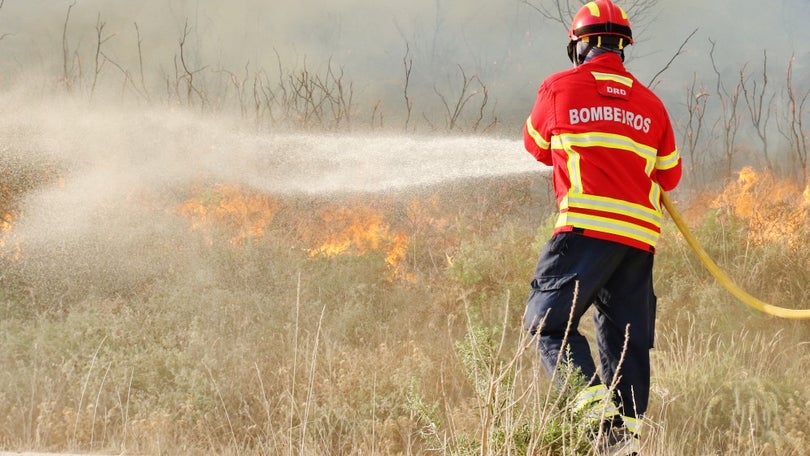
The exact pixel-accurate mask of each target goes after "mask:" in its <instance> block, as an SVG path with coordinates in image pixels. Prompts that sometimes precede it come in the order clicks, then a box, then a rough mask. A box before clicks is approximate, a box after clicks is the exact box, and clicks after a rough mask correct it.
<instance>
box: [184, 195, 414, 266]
mask: <svg viewBox="0 0 810 456" xmlns="http://www.w3.org/2000/svg"><path fill="white" fill-rule="evenodd" d="M281 204H282V203H280V202H279V201H277V200H276V199H274V198H272V197H270V196H268V195H265V194H261V193H257V192H247V191H245V190H244V189H242V188H240V187H238V186H234V185H226V184H216V185H213V186H212V187H211V188H209V189H207V190H205V191H203V192H201V193H199V194H198V195H197V196H195V197H192V198H190V199H188V200H187V201H185V202H184V203H183V204H182V205H181V206H180V207H179V208H178V209H177V213H178V214H180V215H183V216H185V217H187V218H189V219H190V220H191V228H192V229H194V230H198V231H202V232H203V233H204V234H205V235H206V241H207V242H208V244H209V245H210V244H213V236H214V233H215V230H225V231H226V232H227V233H229V235H231V237H230V239H229V240H230V242H231V244H233V245H244V244H246V243H247V242H248V241H251V240H259V239H261V238H263V237H264V235H265V232H266V230H267V229H268V227H269V226H270V225H271V224H272V223H273V222H274V220H275V218H276V214H277V213H278V212H279V208H280V206H281ZM285 212H286V211H285ZM304 218H305V219H306V218H308V217H304ZM298 222H300V220H298ZM280 223H284V221H281V222H280ZM295 232H297V234H298V237H299V239H298V241H301V242H303V243H304V244H305V245H308V246H316V247H307V248H305V249H304V250H305V251H306V252H307V253H308V254H309V256H310V257H318V256H324V257H334V256H338V255H354V256H363V255H365V254H367V253H369V252H381V253H383V254H384V255H385V264H386V266H387V267H388V268H389V270H390V271H392V277H393V276H399V277H406V275H405V274H404V273H403V272H402V271H401V269H400V265H401V264H402V262H403V261H404V259H405V257H406V256H407V253H408V246H409V239H408V236H407V235H405V234H404V233H402V232H399V231H396V230H393V229H392V228H391V226H390V225H389V224H387V223H386V222H385V221H384V217H383V215H382V213H381V212H379V211H376V210H374V209H372V208H371V207H365V206H358V207H351V208H350V207H346V206H343V207H330V208H326V209H323V210H321V211H320V213H319V214H318V215H316V216H315V217H314V218H313V219H309V222H308V223H304V224H301V223H297V228H296V230H295ZM234 233H235V234H234Z"/></svg>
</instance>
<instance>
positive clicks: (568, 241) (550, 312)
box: [525, 233, 656, 417]
mask: <svg viewBox="0 0 810 456" xmlns="http://www.w3.org/2000/svg"><path fill="white" fill-rule="evenodd" d="M653 257H654V255H653V253H652V252H645V251H643V250H640V249H637V248H634V247H630V246H626V245H623V244H619V243H616V242H611V241H604V240H601V239H595V238H591V237H587V236H584V235H582V234H578V233H560V234H557V235H555V236H554V237H553V238H552V239H550V240H549V241H548V242H547V243H546V245H545V246H544V247H543V250H542V252H541V254H540V258H539V260H538V262H537V268H536V269H535V273H534V279H533V280H532V283H531V291H530V294H529V298H528V302H527V307H526V315H525V327H526V329H527V330H528V331H529V332H530V333H531V334H532V335H533V336H536V337H537V343H538V348H539V353H540V356H541V358H542V362H543V365H544V367H545V368H546V370H547V371H549V373H552V372H554V371H555V370H556V369H557V365H558V362H563V363H570V364H572V365H573V367H578V368H579V369H581V371H582V374H583V375H584V376H585V378H586V379H587V380H590V384H591V385H595V384H599V383H602V384H605V385H608V386H610V385H613V384H614V381H616V385H617V388H616V402H617V404H616V405H618V406H619V410H620V412H621V414H622V415H624V416H628V417H637V416H640V415H642V414H643V413H644V412H645V411H646V410H647V402H648V400H649V390H650V348H652V345H653V335H654V332H655V306H656V299H655V294H654V293H653V281H652V270H653ZM591 306H595V311H594V324H595V328H596V342H597V345H598V351H599V362H600V367H601V371H600V373H597V370H596V365H595V363H594V360H593V357H592V356H591V350H590V346H589V344H588V340H587V339H586V338H585V336H583V335H582V334H581V333H580V332H579V330H578V326H579V322H580V319H581V318H582V316H583V314H584V313H585V311H586V310H588V308H590V307H591ZM569 321H570V325H569ZM566 332H567V336H566ZM560 353H563V356H561V355H560ZM622 358H624V359H623V360H622ZM620 360H621V365H620ZM600 374H601V375H600Z"/></svg>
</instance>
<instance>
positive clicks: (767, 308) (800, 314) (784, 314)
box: [662, 192, 810, 320]
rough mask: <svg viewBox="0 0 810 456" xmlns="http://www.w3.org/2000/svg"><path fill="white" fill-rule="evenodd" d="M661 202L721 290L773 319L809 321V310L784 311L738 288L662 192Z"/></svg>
mask: <svg viewBox="0 0 810 456" xmlns="http://www.w3.org/2000/svg"><path fill="white" fill-rule="evenodd" d="M662 200H663V202H664V207H666V208H667V211H668V212H669V215H670V216H671V217H672V220H673V221H674V222H675V225H677V227H678V229H679V230H680V231H681V233H682V234H683V237H684V238H686V242H687V243H688V244H689V246H690V247H692V250H693V251H694V252H695V254H697V256H698V259H700V262H701V263H703V266H704V267H706V269H707V270H708V271H709V272H710V273H711V274H712V276H714V278H715V279H717V281H718V282H720V285H723V288H725V289H726V290H728V291H729V293H731V294H732V295H734V297H736V298H737V299H739V300H740V301H742V302H743V303H744V304H746V305H747V306H749V307H752V308H754V309H756V310H758V311H760V312H763V313H766V314H768V315H772V316H774V317H779V318H791V319H797V320H804V319H810V309H786V308H784V307H778V306H774V305H771V304H768V303H766V302H763V301H760V300H759V299H757V298H755V297H754V296H751V295H750V294H748V292H746V291H745V290H743V289H742V288H740V287H739V286H738V285H737V284H736V283H734V282H733V281H732V280H731V278H729V276H728V275H727V274H726V273H725V272H724V271H723V270H722V269H720V267H719V266H717V263H715V262H714V260H712V258H711V257H710V256H709V254H708V253H706V251H705V250H704V249H703V246H701V245H700V243H699V242H698V241H697V239H695V236H693V235H692V233H691V232H690V231H689V228H688V227H687V226H686V222H684V220H683V217H681V214H680V213H679V212H678V210H677V209H676V208H675V206H674V205H673V204H672V201H670V199H669V196H667V194H666V193H664V192H662Z"/></svg>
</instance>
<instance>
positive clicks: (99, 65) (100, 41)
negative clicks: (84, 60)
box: [90, 13, 126, 98]
mask: <svg viewBox="0 0 810 456" xmlns="http://www.w3.org/2000/svg"><path fill="white" fill-rule="evenodd" d="M106 25H107V23H106V22H103V21H102V20H101V13H98V17H97V18H96V55H95V71H94V73H93V84H92V86H91V87H90V98H92V97H93V94H94V93H95V91H96V84H98V77H99V75H100V74H101V70H102V69H103V68H104V63H105V62H106V61H107V58H106V56H105V55H104V53H103V52H102V50H101V47H102V46H103V45H104V43H106V42H107V40H109V39H110V38H112V37H113V36H115V34H113V35H107V36H104V27H105V26H106ZM125 74H126V73H125Z"/></svg>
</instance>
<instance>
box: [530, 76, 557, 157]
mask: <svg viewBox="0 0 810 456" xmlns="http://www.w3.org/2000/svg"><path fill="white" fill-rule="evenodd" d="M553 112H554V111H553V104H552V97H551V96H550V95H549V93H548V90H547V89H546V86H545V84H544V85H541V86H540V89H539V90H538V91H537V99H536V100H535V103H534V108H533V109H532V112H531V114H530V115H529V118H528V119H526V123H525V124H524V125H523V144H524V145H525V147H526V150H527V151H528V152H529V153H530V154H532V155H533V156H534V158H536V159H537V161H539V162H542V163H544V164H546V165H549V166H550V165H551V150H550V147H551V143H550V142H551V133H550V128H549V125H551V124H552V117H553Z"/></svg>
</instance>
